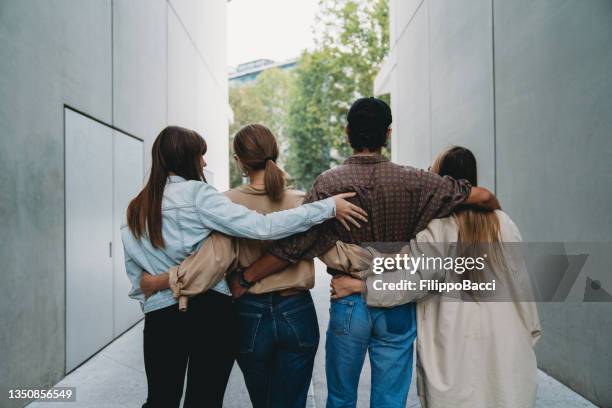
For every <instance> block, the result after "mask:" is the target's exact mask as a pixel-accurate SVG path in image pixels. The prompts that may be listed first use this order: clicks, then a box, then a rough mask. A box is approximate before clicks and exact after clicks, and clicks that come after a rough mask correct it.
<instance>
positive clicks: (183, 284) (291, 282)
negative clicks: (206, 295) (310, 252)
mask: <svg viewBox="0 0 612 408" xmlns="http://www.w3.org/2000/svg"><path fill="white" fill-rule="evenodd" d="M225 194H226V195H227V196H228V198H229V199H230V200H232V201H233V202H235V203H237V204H241V205H244V206H245V207H247V208H249V209H251V210H255V211H257V212H259V213H262V214H268V213H271V212H276V211H282V210H287V209H290V208H295V207H298V206H300V205H301V204H302V201H303V199H304V193H302V192H301V191H297V190H291V189H288V190H286V191H285V194H284V195H283V197H282V199H281V200H279V201H272V200H271V199H270V198H269V197H268V195H267V194H266V192H265V190H260V189H255V188H253V187H250V186H247V185H243V186H240V187H237V188H235V189H232V190H229V191H227V192H226V193H225ZM269 245H270V242H269V241H259V240H254V239H245V238H229V237H227V236H225V235H223V234H220V233H213V234H211V236H210V237H209V238H208V239H206V240H205V241H204V243H203V244H202V247H201V248H200V250H199V251H197V252H195V253H193V254H191V255H190V256H189V257H187V258H186V259H185V260H184V261H183V262H181V264H180V265H178V266H175V267H173V268H171V269H170V270H169V271H168V273H169V275H170V287H171V289H172V293H173V295H174V297H175V298H176V299H178V300H179V309H180V310H186V309H187V299H188V297H190V296H194V295H197V294H199V293H202V292H205V291H207V290H208V289H210V288H212V287H213V286H215V285H216V284H217V283H218V282H219V281H220V280H221V279H223V278H224V277H225V273H226V272H227V271H232V270H234V269H236V268H238V267H247V266H249V265H251V264H252V263H253V262H255V261H256V260H257V259H259V257H260V256H262V255H263V254H264V253H265V252H266V251H267V248H268V246H269ZM313 286H314V263H313V261H312V260H310V261H300V262H298V263H295V264H293V265H290V266H288V267H287V268H286V269H284V270H283V271H281V272H279V273H277V274H274V275H271V276H268V277H266V278H265V279H262V280H261V281H259V282H256V283H255V285H253V287H251V288H250V289H249V293H253V294H261V293H269V292H274V291H282V290H286V289H297V290H308V289H311V288H312V287H313Z"/></svg>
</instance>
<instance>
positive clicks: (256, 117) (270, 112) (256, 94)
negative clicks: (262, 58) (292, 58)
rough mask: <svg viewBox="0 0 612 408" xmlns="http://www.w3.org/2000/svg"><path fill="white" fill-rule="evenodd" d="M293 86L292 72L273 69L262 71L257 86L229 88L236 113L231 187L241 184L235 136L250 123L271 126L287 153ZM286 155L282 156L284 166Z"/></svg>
mask: <svg viewBox="0 0 612 408" xmlns="http://www.w3.org/2000/svg"><path fill="white" fill-rule="evenodd" d="M292 84H293V75H292V73H291V72H290V71H281V70H279V69H277V68H273V69H269V70H266V71H264V72H262V73H261V74H260V75H259V76H258V77H257V79H256V80H255V82H254V83H251V84H244V85H239V86H233V87H230V89H229V102H230V106H231V107H232V110H233V112H234V121H233V123H232V124H231V125H230V187H236V186H238V185H240V184H242V177H241V175H240V173H239V171H238V168H237V166H236V165H235V163H234V159H233V151H232V148H231V146H232V142H233V137H234V135H235V134H236V132H237V131H238V130H240V129H241V128H242V127H243V126H246V125H248V124H250V123H262V124H264V125H266V126H268V127H269V128H270V129H271V130H272V132H273V133H274V135H275V136H276V137H277V139H278V140H279V143H280V145H281V151H283V150H287V142H286V137H285V127H286V123H287V115H288V106H289V98H290V93H291V88H292ZM285 156H286V155H285V154H281V160H280V164H281V166H282V165H283V158H284V157H285Z"/></svg>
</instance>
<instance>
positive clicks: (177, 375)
mask: <svg viewBox="0 0 612 408" xmlns="http://www.w3.org/2000/svg"><path fill="white" fill-rule="evenodd" d="M205 153H206V142H205V141H204V139H203V138H202V137H201V136H200V135H199V134H197V133H196V132H195V131H193V130H189V129H185V128H181V127H178V126H169V127H167V128H165V129H164V130H162V131H161V133H160V134H159V135H158V136H157V139H156V140H155V142H154V143H153V148H152V157H151V172H150V176H149V179H148V181H147V183H146V185H145V187H144V188H143V189H142V191H141V192H140V193H139V194H138V195H137V196H136V197H135V198H134V199H133V200H132V202H131V203H130V205H129V206H128V210H127V225H126V226H124V227H122V230H121V233H122V240H123V245H124V253H125V263H126V269H127V274H128V277H129V278H130V281H131V282H132V285H133V288H132V291H131V292H130V296H131V297H133V298H135V299H137V300H139V301H140V302H141V304H142V307H143V311H144V313H145V328H144V359H145V370H146V374H147V384H148V396H147V402H146V404H145V406H146V407H164V408H167V407H178V406H179V403H180V400H181V397H182V393H183V381H184V378H185V372H186V371H187V391H186V396H185V404H184V406H185V407H195V406H197V407H221V406H222V401H223V394H224V392H225V387H226V384H227V379H228V377H229V374H230V372H231V368H232V365H233V361H234V358H235V353H236V346H237V341H238V334H237V323H236V317H235V312H234V307H233V303H232V299H231V296H230V291H229V288H228V286H227V283H226V282H225V281H224V280H221V281H220V282H219V283H218V284H217V285H216V286H214V287H213V289H212V290H209V291H207V292H205V293H202V294H200V295H198V296H195V297H193V298H192V299H191V301H190V305H189V310H188V311H187V312H180V311H179V310H178V306H177V301H176V300H175V299H174V298H173V296H172V293H171V291H170V290H160V291H158V292H155V293H153V294H152V295H150V296H147V297H145V295H144V293H143V292H142V291H141V289H140V278H141V275H142V274H143V271H148V272H150V273H152V274H160V273H164V272H165V271H166V270H168V269H169V268H170V267H172V266H174V265H176V264H179V263H180V262H181V261H183V260H184V259H185V258H186V257H187V256H188V255H189V254H191V253H192V252H194V251H197V250H198V249H199V248H200V247H201V246H202V242H203V241H204V240H205V239H206V238H207V237H208V236H209V235H210V234H211V232H212V231H219V232H222V233H225V234H227V235H231V236H236V237H241V238H252V239H280V238H282V237H286V236H289V235H291V234H294V233H296V232H298V231H305V230H307V229H308V228H310V227H312V226H314V225H316V224H319V223H322V222H324V221H326V220H328V219H330V218H333V217H336V218H337V219H342V220H343V221H349V222H356V221H355V219H361V218H363V217H362V215H361V214H360V209H359V208H358V207H356V206H354V205H353V204H351V203H349V202H348V201H346V200H344V198H343V197H350V196H352V195H354V194H353V193H346V194H340V195H338V196H334V197H330V198H328V199H326V200H321V201H318V202H315V203H312V204H307V205H303V206H300V207H297V208H294V209H291V210H287V211H279V212H275V213H271V214H268V215H264V214H260V213H258V212H257V211H253V210H250V209H248V208H246V207H244V206H242V205H239V204H235V203H233V202H232V201H231V200H229V199H228V198H227V197H226V196H225V195H223V194H221V193H219V192H218V191H217V190H215V188H214V187H212V186H211V185H209V184H207V183H206V180H205V178H204V170H203V168H204V166H205V165H206V163H205V161H204V158H203V155H204V154H205ZM361 211H362V210H361ZM179 334H180V335H179ZM187 362H189V368H188V370H187Z"/></svg>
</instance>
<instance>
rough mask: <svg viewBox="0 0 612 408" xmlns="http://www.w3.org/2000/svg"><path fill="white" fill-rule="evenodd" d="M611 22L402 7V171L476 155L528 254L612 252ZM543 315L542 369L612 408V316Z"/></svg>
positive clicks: (590, 307) (397, 51)
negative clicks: (533, 245) (457, 154)
mask: <svg viewBox="0 0 612 408" xmlns="http://www.w3.org/2000/svg"><path fill="white" fill-rule="evenodd" d="M611 22H612V2H610V1H609V0H592V1H582V0H537V1H533V0H518V1H501V0H471V1H461V2H459V1H450V0H410V1H406V0H391V27H390V29H391V45H392V50H391V53H390V55H389V58H388V59H387V61H386V62H385V65H384V66H383V68H382V69H381V73H380V74H379V77H378V78H377V80H376V87H377V89H376V91H377V92H379V93H382V92H391V100H392V109H393V111H394V116H395V120H394V123H393V139H392V145H391V146H392V156H393V159H394V160H395V161H397V162H399V163H405V164H411V165H415V166H419V167H427V166H428V165H429V164H430V163H431V161H432V160H433V158H434V157H435V155H436V154H437V153H438V152H439V151H440V150H442V149H444V148H445V147H448V146H449V145H453V144H461V145H464V146H467V147H469V148H470V149H472V150H473V151H474V153H475V154H476V156H477V158H478V161H479V175H480V183H481V184H482V185H484V186H486V187H489V188H491V189H495V191H496V192H497V195H498V196H499V198H500V201H501V203H502V206H503V207H504V209H505V210H506V211H507V212H508V213H509V214H510V215H511V216H512V217H513V219H514V220H515V221H516V223H517V224H518V226H519V228H520V229H521V231H522V234H523V238H524V240H525V241H563V242H596V241H607V242H610V241H612V214H611V213H610V208H612V193H611V191H612V167H611V165H610V163H611V161H610V157H612V137H611V136H612V115H611V114H610V112H612V76H611V75H610V73H611V72H612V24H611ZM588 262H591V261H588ZM588 262H587V265H585V271H587V273H588V274H589V276H590V277H592V278H594V279H599V280H601V282H602V283H603V285H604V288H608V289H609V288H611V287H612V277H610V274H609V266H607V268H605V269H602V268H600V267H596V263H595V261H593V262H592V263H591V264H589V263H588ZM583 275H584V274H583ZM585 280H586V276H581V278H580V279H579V280H578V281H577V282H576V288H574V292H576V291H580V290H582V291H583V290H584V283H585ZM539 308H540V314H541V320H542V326H543V330H544V337H543V339H542V341H541V342H540V344H539V345H538V346H537V355H538V362H539V365H540V367H541V368H542V369H544V370H545V371H547V372H549V373H550V374H552V375H553V376H555V377H556V378H558V379H559V380H561V381H562V382H564V383H565V384H567V385H568V386H570V387H571V388H573V389H575V390H576V391H578V392H579V393H581V394H583V395H584V396H586V397H587V398H589V399H590V400H592V401H593V402H595V403H597V404H599V405H601V406H612V388H610V384H611V383H612V353H611V352H610V347H609V339H610V338H611V337H612V305H611V304H609V303H603V304H602V303H585V304H570V303H563V304H540V305H539Z"/></svg>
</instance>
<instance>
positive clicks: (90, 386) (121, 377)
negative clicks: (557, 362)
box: [29, 263, 595, 408]
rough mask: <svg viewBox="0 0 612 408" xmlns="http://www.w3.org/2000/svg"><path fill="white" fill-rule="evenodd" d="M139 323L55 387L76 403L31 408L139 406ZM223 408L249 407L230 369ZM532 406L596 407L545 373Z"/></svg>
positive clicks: (322, 308)
mask: <svg viewBox="0 0 612 408" xmlns="http://www.w3.org/2000/svg"><path fill="white" fill-rule="evenodd" d="M328 294H329V277H328V275H327V274H326V273H325V270H324V268H323V266H322V264H320V263H318V264H317V285H316V287H315V289H314V290H313V297H314V299H315V304H316V306H317V314H318V317H319V324H320V329H321V342H320V345H319V352H318V353H317V357H316V360H315V370H314V375H313V380H312V386H311V390H310V396H309V401H308V405H309V408H311V407H324V406H325V398H326V395H327V391H326V384H325V368H324V361H325V356H324V353H325V347H324V346H325V338H324V336H325V329H326V327H327V323H328V308H329V297H328ZM142 328H143V322H140V323H138V324H137V325H136V326H134V327H133V328H132V329H131V330H129V331H128V332H126V333H125V334H124V335H123V336H121V337H119V338H118V339H117V340H115V341H114V342H113V343H111V344H110V345H108V346H107V347H106V348H105V349H103V350H102V351H100V352H99V353H98V354H96V355H95V356H94V357H92V358H91V359H90V360H89V361H87V362H86V363H84V364H83V365H82V366H80V367H79V368H77V369H76V370H74V371H73V372H71V373H70V374H69V375H68V376H66V377H65V378H64V379H63V380H62V381H60V382H59V383H58V384H57V386H72V387H76V389H77V391H76V396H77V401H76V403H74V402H72V403H57V402H54V403H42V402H34V403H32V404H30V405H29V407H32V408H38V407H46V406H49V407H51V408H60V407H62V406H64V405H65V406H66V407H68V408H77V407H87V408H90V407H91V408H94V407H95V408H98V407H99V408H103V407H104V408H111V407H112V408H115V407H117V408H118V407H139V406H141V405H142V403H143V402H144V400H145V399H146V378H145V372H144V363H143V357H142ZM369 371H370V367H369V363H368V362H367V359H366V365H365V366H364V368H363V371H362V376H361V381H360V385H359V403H358V407H359V408H362V407H363V408H365V407H367V406H368V402H369V396H370V395H369V394H370V393H369V389H370V387H369V381H370V373H369ZM224 406H225V407H227V408H247V407H250V406H251V403H250V401H249V398H248V394H247V391H246V388H245V386H244V380H243V378H242V373H241V372H240V370H239V369H238V367H237V366H234V370H233V372H232V375H231V378H230V382H229V384H228V387H227V391H226V394H225V404H224ZM406 406H407V407H408V408H413V407H420V403H419V401H418V397H417V395H416V390H415V388H414V381H413V386H412V388H411V390H410V394H409V398H408V404H407V405H406ZM536 406H537V407H542V408H553V407H554V408H562V407H572V408H573V407H595V405H593V404H591V403H590V402H589V401H587V400H585V399H584V398H583V397H581V396H580V395H578V394H576V393H575V392H573V391H572V390H570V389H569V388H567V387H566V386H564V385H563V384H561V383H559V382H558V381H556V380H555V379H553V378H552V377H550V376H548V375H546V374H545V373H544V372H541V371H540V372H539V386H538V397H537V403H536Z"/></svg>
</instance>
